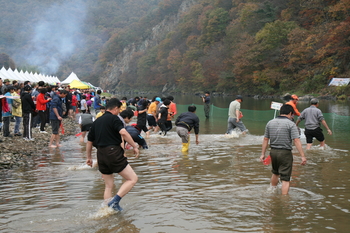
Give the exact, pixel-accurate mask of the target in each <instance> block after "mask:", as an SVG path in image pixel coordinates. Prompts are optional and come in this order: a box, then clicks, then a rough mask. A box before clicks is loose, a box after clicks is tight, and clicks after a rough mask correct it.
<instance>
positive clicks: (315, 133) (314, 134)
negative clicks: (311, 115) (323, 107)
mask: <svg viewBox="0 0 350 233" xmlns="http://www.w3.org/2000/svg"><path fill="white" fill-rule="evenodd" d="M304 134H305V137H306V143H312V141H313V138H316V139H317V140H318V141H319V142H323V141H324V135H323V133H322V129H321V128H320V127H318V128H316V129H305V132H304Z"/></svg>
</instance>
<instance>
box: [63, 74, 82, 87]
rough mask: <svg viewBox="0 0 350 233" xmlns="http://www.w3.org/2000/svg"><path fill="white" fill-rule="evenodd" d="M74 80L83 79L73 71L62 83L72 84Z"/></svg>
mask: <svg viewBox="0 0 350 233" xmlns="http://www.w3.org/2000/svg"><path fill="white" fill-rule="evenodd" d="M73 80H78V81H81V80H80V79H79V78H78V76H77V75H76V74H75V73H74V72H72V73H71V74H70V75H69V76H68V77H67V78H66V79H65V80H63V81H62V82H61V83H62V84H70V83H71V82H72V81H73Z"/></svg>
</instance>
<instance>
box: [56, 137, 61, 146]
mask: <svg viewBox="0 0 350 233" xmlns="http://www.w3.org/2000/svg"><path fill="white" fill-rule="evenodd" d="M55 139H56V146H57V147H60V146H61V145H60V135H59V134H56V135H55Z"/></svg>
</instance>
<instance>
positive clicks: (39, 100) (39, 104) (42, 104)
mask: <svg viewBox="0 0 350 233" xmlns="http://www.w3.org/2000/svg"><path fill="white" fill-rule="evenodd" d="M47 102H49V100H46V99H45V94H42V93H40V94H39V95H38V96H37V97H36V110H38V111H45V110H46V103H47Z"/></svg>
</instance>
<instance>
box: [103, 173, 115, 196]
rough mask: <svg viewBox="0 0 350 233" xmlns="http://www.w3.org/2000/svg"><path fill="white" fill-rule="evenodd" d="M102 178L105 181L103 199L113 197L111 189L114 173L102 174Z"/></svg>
mask: <svg viewBox="0 0 350 233" xmlns="http://www.w3.org/2000/svg"><path fill="white" fill-rule="evenodd" d="M103 179H104V181H105V192H104V194H103V198H104V199H105V200H107V199H109V198H111V197H113V196H112V189H113V186H114V175H113V174H111V175H103Z"/></svg>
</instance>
